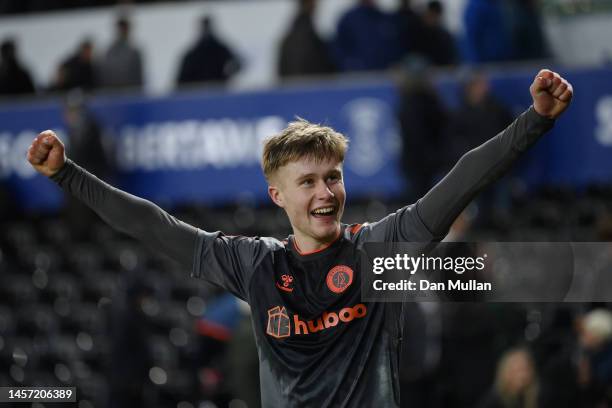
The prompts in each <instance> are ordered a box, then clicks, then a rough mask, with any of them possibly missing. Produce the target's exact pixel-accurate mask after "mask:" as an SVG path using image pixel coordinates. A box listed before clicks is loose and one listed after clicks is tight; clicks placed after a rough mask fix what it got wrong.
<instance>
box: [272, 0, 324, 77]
mask: <svg viewBox="0 0 612 408" xmlns="http://www.w3.org/2000/svg"><path fill="white" fill-rule="evenodd" d="M316 4H317V0H299V10H298V13H297V16H296V17H295V19H294V20H293V23H292V25H291V28H290V29H289V32H288V33H287V34H286V35H285V37H284V38H283V41H282V43H281V46H280V58H279V67H278V73H279V75H280V76H281V77H290V76H300V75H313V74H328V73H331V72H334V71H335V66H334V64H333V62H332V60H331V56H330V53H329V49H328V46H327V44H325V42H324V41H323V40H322V39H321V38H320V37H319V34H317V31H316V30H315V27H314V25H313V22H312V18H313V15H314V13H315V9H316Z"/></svg>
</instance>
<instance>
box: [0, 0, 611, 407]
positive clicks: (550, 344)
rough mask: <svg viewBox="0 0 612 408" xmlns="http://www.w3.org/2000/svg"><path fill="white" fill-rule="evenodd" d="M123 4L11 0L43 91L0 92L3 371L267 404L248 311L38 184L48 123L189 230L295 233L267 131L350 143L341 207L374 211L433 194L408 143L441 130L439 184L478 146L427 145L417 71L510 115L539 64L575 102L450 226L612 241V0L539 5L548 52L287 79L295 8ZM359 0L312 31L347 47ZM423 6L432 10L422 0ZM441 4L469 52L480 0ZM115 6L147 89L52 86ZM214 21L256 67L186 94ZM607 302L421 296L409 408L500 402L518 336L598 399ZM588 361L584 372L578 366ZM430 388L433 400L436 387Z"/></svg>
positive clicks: (205, 401) (91, 162) (458, 233)
mask: <svg viewBox="0 0 612 408" xmlns="http://www.w3.org/2000/svg"><path fill="white" fill-rule="evenodd" d="M108 3H109V2H99V3H97V4H96V2H93V1H92V2H89V4H90V5H91V6H92V7H90V8H78V7H75V5H74V4H72V9H63V8H62V9H61V10H42V9H40V8H41V7H43V6H41V5H40V4H38V3H37V2H23V3H21V4H30V5H31V9H32V10H27V9H24V7H23V6H22V7H21V8H20V6H15V7H12V8H11V6H12V5H14V4H18V3H14V4H13V3H11V2H10V1H7V2H4V3H2V7H3V8H2V9H1V10H2V11H3V12H4V13H5V14H4V15H0V39H2V40H4V39H6V38H9V37H10V38H14V39H15V40H16V43H17V44H18V57H19V58H20V60H21V61H22V63H23V64H24V65H25V66H27V67H28V68H29V69H30V70H31V73H32V77H33V79H34V83H35V87H36V94H35V95H31V96H4V97H3V99H2V102H1V103H0V182H1V184H0V187H1V189H0V194H1V198H2V200H1V204H0V209H1V215H0V222H1V224H0V226H1V236H0V385H13V386H20V385H21V386H26V385H39V386H51V385H57V386H60V385H63V386H67V385H74V386H76V387H77V389H78V395H79V403H78V406H79V407H91V406H95V407H107V406H113V407H115V406H123V405H125V406H149V407H157V406H159V407H179V408H188V407H214V406H219V407H225V406H230V407H233V408H235V407H244V406H249V407H251V406H257V400H258V396H257V392H258V390H257V384H258V382H257V359H256V355H255V354H254V353H255V347H254V344H253V339H252V336H251V335H250V327H249V324H250V323H249V318H248V308H247V307H245V305H242V304H239V303H237V302H236V301H235V300H234V299H233V298H231V297H228V296H227V295H223V294H222V293H220V292H219V291H218V290H217V289H216V288H214V287H211V286H209V285H206V284H205V283H203V282H201V281H197V280H192V279H189V278H188V276H187V275H188V271H184V270H181V269H180V268H178V267H177V265H176V264H174V263H173V262H171V261H169V260H167V259H166V258H164V257H163V256H160V255H159V254H153V253H150V252H148V251H147V250H146V249H145V248H143V247H141V246H139V244H138V243H137V242H134V241H133V240H130V239H129V238H128V237H125V236H122V235H121V234H118V233H116V232H114V231H112V230H110V229H109V228H108V227H106V226H105V225H104V224H103V223H102V222H101V221H100V220H99V219H98V218H97V217H96V216H95V215H93V214H92V213H91V212H90V211H89V210H87V209H84V208H83V207H82V206H80V205H79V204H78V203H75V202H73V201H71V200H70V199H68V198H66V197H64V196H63V194H62V193H61V191H59V189H58V188H57V187H56V186H55V185H53V183H50V182H49V181H48V180H45V179H43V178H42V177H39V176H36V175H35V174H34V172H33V170H31V168H30V167H29V165H28V164H27V162H26V161H25V150H26V149H27V146H28V145H29V143H30V142H31V140H32V139H33V137H34V136H35V135H36V134H37V132H38V131H40V130H43V129H47V128H51V129H55V130H57V131H58V133H59V134H60V135H61V136H62V137H63V138H64V139H65V140H66V141H67V142H68V144H69V146H68V154H69V156H70V157H74V158H75V159H76V161H77V162H79V163H80V164H83V165H84V166H85V167H87V168H90V169H92V171H94V172H95V173H96V174H98V175H100V176H102V177H104V178H106V179H108V180H111V181H112V183H113V184H115V185H118V186H120V187H122V188H123V189H126V190H127V191H130V192H132V193H134V194H137V195H139V196H143V197H146V198H149V199H152V200H154V201H155V202H157V203H159V204H160V205H162V206H163V207H164V208H166V209H168V210H170V211H171V212H172V213H173V214H175V215H178V216H179V217H180V218H182V219H184V220H185V221H187V222H190V223H192V224H194V225H197V226H199V227H201V228H203V229H207V230H222V231H224V232H226V233H229V234H236V233H240V234H244V235H270V236H276V237H279V238H280V237H283V236H286V234H288V233H289V225H288V223H287V221H286V219H285V217H284V215H283V214H282V213H281V212H280V211H279V210H277V209H275V208H272V207H271V206H270V205H269V203H268V201H267V199H266V196H265V183H264V180H263V177H262V176H261V174H260V170H259V163H258V160H259V159H258V157H259V146H260V145H259V142H260V140H261V139H262V138H263V137H265V136H266V135H268V134H270V133H273V132H275V131H277V130H279V129H281V128H282V127H284V126H285V124H286V123H287V121H289V120H291V119H293V118H294V117H295V116H296V115H299V116H301V117H304V118H306V119H309V120H312V121H316V122H323V123H327V124H329V125H331V126H334V127H336V128H338V129H339V130H341V131H343V132H345V133H346V134H347V135H348V136H349V138H351V150H350V154H349V156H348V158H347V164H346V179H347V190H348V196H349V202H348V205H347V212H346V216H345V221H346V222H358V221H359V222H361V221H365V220H376V219H378V218H380V217H381V216H383V215H385V214H387V213H388V212H390V211H392V210H394V209H396V208H398V207H399V206H401V205H403V204H406V203H407V200H413V199H414V198H415V197H418V191H417V189H416V187H415V186H417V185H419V184H418V182H417V180H416V178H417V177H418V175H417V173H418V172H419V170H420V169H419V167H418V166H415V165H411V163H408V165H407V164H406V162H407V161H411V159H414V163H418V164H420V165H425V164H426V163H423V162H419V161H418V160H417V159H418V157H417V158H415V156H418V155H421V156H423V155H426V154H425V153H423V154H420V152H421V151H422V152H427V153H429V154H431V152H432V150H431V149H432V146H431V145H432V144H433V152H438V153H439V152H441V151H446V150H448V151H449V154H448V155H444V157H443V160H441V159H439V158H438V157H436V159H438V161H440V163H437V167H435V168H433V169H430V168H428V170H427V171H429V172H431V177H430V179H429V180H427V181H426V182H425V183H430V184H431V183H433V182H435V180H436V178H437V177H439V176H440V174H443V172H444V171H445V170H446V169H448V165H450V163H452V161H453V160H454V159H456V158H457V153H458V151H459V150H461V151H464V150H465V147H466V146H469V144H470V143H473V142H474V140H469V141H464V140H460V137H461V135H453V132H452V131H451V130H452V127H453V124H454V121H453V120H452V119H449V121H448V127H449V129H450V130H448V131H446V130H445V131H444V132H442V134H441V135H440V136H439V138H437V139H435V140H433V141H432V140H429V139H427V138H425V139H419V137H418V136H419V135H417V134H411V132H410V130H406V129H410V126H408V125H406V123H413V122H410V121H408V120H407V119H406V117H408V118H411V115H410V112H411V110H410V109H411V106H413V105H411V103H412V102H414V103H419V101H420V100H418V99H414V94H413V93H411V92H410V91H411V90H412V89H414V88H411V85H413V84H414V83H418V84H431V89H433V90H434V91H433V93H434V94H435V95H437V96H438V97H439V98H440V100H441V101H442V105H443V106H444V111H445V112H447V113H448V116H449V117H451V118H452V116H453V112H461V110H460V109H461V105H462V103H463V102H464V101H463V99H462V97H461V92H462V89H463V87H464V86H465V85H466V84H467V83H469V81H470V80H472V79H473V78H475V77H483V78H485V81H486V82H487V83H490V86H491V94H492V95H493V96H494V98H495V100H496V101H498V103H499V105H500V106H503V107H504V108H505V110H506V111H507V112H508V113H510V114H511V115H516V114H518V113H520V112H521V111H522V110H524V109H525V108H526V107H527V106H529V103H530V98H529V94H528V86H529V84H530V82H531V79H532V77H533V75H534V73H535V72H536V71H537V70H538V69H539V68H541V67H543V66H546V67H551V68H553V69H556V70H558V71H559V72H561V73H562V74H563V75H564V76H566V77H567V78H568V79H569V80H570V81H571V82H572V83H573V84H574V87H575V89H576V91H577V94H576V98H575V100H574V102H573V104H572V107H571V108H570V110H569V111H568V112H567V113H566V115H565V116H564V117H563V118H562V119H560V120H559V121H558V124H557V125H556V128H555V129H554V130H553V131H552V132H551V134H550V135H548V136H547V137H546V138H545V139H544V140H543V141H542V142H541V143H539V144H538V146H537V147H536V148H535V149H534V150H533V151H532V152H530V153H529V154H528V155H527V157H526V158H525V159H524V160H522V161H521V163H520V164H519V165H518V166H516V169H515V171H514V172H513V173H512V175H510V176H509V177H506V178H505V179H504V180H503V181H501V182H500V183H499V185H498V186H497V187H496V188H494V189H491V191H489V192H487V193H486V194H485V195H484V198H483V199H481V200H479V201H478V203H477V204H474V205H472V206H471V207H470V208H469V209H468V210H467V211H466V212H465V213H464V214H463V215H462V217H461V218H460V220H459V222H458V223H457V224H456V225H455V227H454V229H453V231H452V232H451V236H452V239H454V240H497V241H527V242H528V241H546V240H549V241H608V240H610V237H611V236H612V213H611V208H610V204H611V201H610V200H611V199H612V186H611V185H610V181H611V180H612V160H610V153H611V149H612V147H611V146H612V68H610V67H609V62H610V56H611V55H612V49H611V48H610V43H609V41H607V39H608V38H610V35H612V28H611V27H612V24H610V22H612V15H611V14H610V13H612V10H611V9H612V8H611V7H610V5H608V4H607V2H604V1H602V2H596V1H574V2H563V1H558V2H557V1H552V0H551V1H546V2H540V3H538V10H539V12H540V15H541V22H542V28H543V31H544V34H545V35H544V36H545V38H546V41H547V44H548V47H547V48H548V52H547V53H546V55H542V56H541V58H538V60H524V59H523V60H521V61H517V60H508V61H504V62H486V61H484V62H478V63H474V62H472V63H471V64H468V62H469V61H467V60H468V58H462V59H461V62H460V63H457V64H454V65H452V66H445V67H428V66H427V65H426V64H425V63H424V62H423V61H422V60H421V59H419V58H408V59H407V60H402V61H397V63H395V64H392V66H389V67H388V69H385V70H382V71H377V72H371V71H368V70H360V71H358V72H349V71H350V70H348V69H345V70H343V69H339V70H338V71H340V72H335V73H334V74H331V75H316V76H312V77H291V78H280V77H279V75H278V74H277V69H276V65H277V61H278V49H279V44H280V42H281V39H282V38H283V35H284V33H285V32H286V31H287V29H288V28H289V26H290V25H291V23H292V19H293V15H294V13H295V9H296V3H294V2H289V1H275V0H269V1H264V0H262V1H225V2H224V1H209V2H175V3H169V2H168V3H156V4H137V5H136V4H121V5H109V4H108ZM353 3H354V2H353V1H349V0H338V1H336V0H327V1H320V2H319V8H318V10H317V12H316V14H315V24H316V27H317V30H318V32H319V33H320V35H321V36H322V37H323V38H325V39H329V40H331V39H333V37H334V35H335V30H336V25H337V24H338V20H339V19H340V17H341V15H342V14H343V13H344V12H345V11H346V10H347V9H349V8H350V7H351V6H352V5H353ZM414 3H415V4H414V8H415V9H416V10H422V9H423V7H424V3H425V2H418V1H415V2H414ZM443 3H444V5H445V6H446V8H445V14H444V25H445V26H446V27H448V29H449V30H450V31H451V32H452V33H453V35H454V37H455V39H456V42H457V44H461V43H462V36H464V33H465V27H464V22H463V17H464V13H465V12H466V6H467V3H468V2H467V1H461V2H454V1H447V2H443ZM53 4H55V5H60V4H62V2H55V3H53ZM34 5H36V6H34ZM65 6H66V8H69V7H68V6H70V3H69V2H66V4H65ZM380 6H381V7H382V8H383V9H384V10H385V11H386V12H389V13H391V12H393V10H394V9H395V8H396V7H397V4H396V2H394V1H381V2H380ZM58 8H59V6H58ZM118 15H124V16H129V18H130V20H131V22H132V25H133V28H132V38H133V43H134V44H136V45H137V46H138V47H139V48H140V49H141V52H142V55H143V59H144V61H145V64H144V70H143V71H144V78H145V79H144V81H143V83H142V86H141V87H136V88H129V87H128V88H123V89H120V90H116V89H115V90H109V89H104V88H99V89H95V90H93V91H91V90H89V91H87V92H79V91H76V92H75V91H74V90H67V89H66V90H60V89H53V86H52V83H53V81H54V76H55V71H56V67H57V66H58V65H59V64H60V63H61V61H62V60H63V59H65V58H66V56H67V55H68V54H69V53H70V52H72V50H74V49H75V48H76V47H77V46H78V44H79V43H80V42H81V41H82V39H83V38H85V37H88V38H90V39H91V40H92V42H93V43H94V45H95V48H94V55H95V56H96V58H101V57H102V55H103V52H104V51H103V50H104V49H105V48H106V47H107V46H108V44H109V43H110V42H111V40H112V38H113V24H114V20H115V19H116V18H117V16H118ZM203 15H208V16H212V17H213V18H214V21H215V32H217V34H218V36H219V37H220V38H221V39H222V40H223V41H224V42H226V44H228V45H229V46H230V48H232V49H233V51H234V52H235V54H236V55H237V56H238V57H239V60H240V65H241V68H240V70H239V71H238V72H237V73H236V74H235V75H233V76H232V77H231V78H230V79H229V81H227V82H224V83H220V82H213V83H200V84H198V83H195V84H189V86H181V87H180V88H179V87H177V86H176V83H175V78H176V76H177V73H176V72H177V69H178V65H179V61H180V59H181V56H182V54H183V53H184V52H185V50H186V49H187V48H188V47H189V46H190V44H191V43H192V42H193V40H194V39H195V37H196V34H195V33H196V32H197V30H198V28H197V25H198V21H199V18H200V16H203ZM458 48H459V49H460V51H461V50H462V47H461V45H459V46H458ZM419 89H421V88H419ZM427 89H429V88H427ZM411 98H412V99H411ZM71 114H72V115H73V116H74V115H76V117H77V118H80V119H79V120H80V121H79V120H77V122H78V123H84V122H86V123H90V124H91V126H92V127H85V128H86V129H89V130H91V129H95V132H93V131H91V132H90V133H89V135H91V134H94V133H95V134H97V135H99V137H98V138H93V139H87V137H88V136H87V135H88V134H87V132H85V136H84V137H85V142H83V140H80V139H78V137H77V136H75V135H77V134H78V133H76V132H75V130H74V127H75V126H74V123H73V122H71V120H73V119H71V118H72V117H73V116H70V115H71ZM432 129H437V128H435V127H434V128H432ZM490 136H492V135H490ZM73 139H74V140H73ZM432 139H433V138H432ZM79 146H80V149H78V152H77V151H76V149H77V147H79ZM83 146H85V148H83ZM402 146H403V147H402ZM406 147H410V149H412V150H410V151H409V152H406V150H405V149H406ZM71 148H72V149H75V152H74V154H72V153H71V150H70V149H71ZM403 149H404V150H403ZM428 149H429V150H428ZM413 151H415V152H417V153H416V154H415V155H412V152H413ZM102 152H103V153H102ZM75 156H76V157H75ZM440 156H442V155H441V154H440ZM447 156H448V157H447ZM429 159H431V157H429V156H427V157H426V161H427V160H429ZM432 160H433V159H432ZM429 161H431V160H429ZM413 178H414V179H413ZM607 266H609V265H604V266H603V268H605V267H607ZM604 270H605V269H604ZM607 309H608V305H607V304H600V303H598V304H549V303H541V304H503V305H489V304H486V305H485V304H482V305H473V304H443V305H440V306H439V307H433V308H427V307H425V308H416V309H415V310H414V311H413V313H414V316H412V317H413V318H414V319H413V320H412V324H413V325H414V326H413V328H414V330H413V333H415V334H414V336H411V339H409V341H408V342H407V343H408V346H409V347H411V349H412V351H411V352H408V353H407V354H406V357H405V360H406V361H405V362H404V363H405V365H404V366H405V370H404V373H403V377H402V386H403V390H402V391H403V393H404V394H403V395H404V397H403V398H404V402H405V403H406V405H407V406H424V407H425V406H429V407H434V406H435V407H438V406H453V407H461V406H466V407H468V406H478V404H479V403H484V404H485V405H483V406H490V405H486V404H487V402H486V400H487V399H488V396H489V395H490V394H491V392H494V391H493V390H494V389H495V385H494V383H495V382H496V381H497V382H498V383H499V382H500V381H501V380H500V379H499V378H500V377H503V374H500V372H501V371H503V370H501V369H496V367H497V362H498V361H499V360H500V358H502V356H504V355H506V354H505V353H506V352H507V351H508V350H510V349H512V348H513V347H516V346H521V347H524V348H526V349H528V350H529V351H530V353H531V355H532V356H533V367H535V368H536V370H537V374H535V375H534V376H533V378H531V380H530V382H529V384H528V385H526V386H525V387H524V389H526V390H532V389H535V388H537V389H538V390H539V395H540V401H541V402H540V406H556V407H560V406H568V407H575V406H597V405H596V404H600V403H602V401H606V400H607V399H609V389H610V386H611V385H612V384H611V383H610V381H612V377H610V375H609V374H607V372H608V371H606V370H609V369H610V367H612V360H610V357H609V355H610V353H609V343H607V342H608V340H609V338H610V336H611V335H612V328H611V329H609V330H607V331H606V330H603V329H601V327H604V329H605V328H607V327H610V326H611V325H612V319H611V318H610V316H609V315H607V314H606V313H603V314H602V313H599V314H595V315H594V314H593V310H595V311H597V312H601V311H602V310H607ZM593 316H595V317H593ZM589 319H590V320H589ZM597 319H599V320H597ZM585 321H588V322H591V321H596V323H598V324H593V325H591V326H590V325H589V324H584V322H585ZM585 327H586V328H585ZM590 327H596V329H593V330H594V333H597V334H598V335H601V336H603V340H602V341H603V344H604V345H599V346H598V347H597V348H596V349H593V348H592V347H591V348H590V346H589V344H588V340H585V338H586V336H587V333H586V332H587V331H588V328H590ZM602 333H603V334H602ZM504 361H505V360H504ZM584 361H589V364H590V365H589V367H590V369H591V370H592V375H591V376H590V377H588V376H587V377H584V368H583V362H584ZM496 370H497V371H496ZM598 370H599V371H598ZM587 371H588V370H587ZM602 373H603V374H602ZM496 375H497V377H498V378H497V380H496ZM517 375H518V374H517ZM536 386H537V387H536ZM423 390H426V392H427V394H429V395H433V396H435V398H433V400H432V401H421V400H420V399H421V398H422V397H423V396H422V394H423ZM483 401H485V402H483ZM33 406H36V407H40V406H45V405H43V404H34V405H33ZM520 406H528V405H520Z"/></svg>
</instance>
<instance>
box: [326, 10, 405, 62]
mask: <svg viewBox="0 0 612 408" xmlns="http://www.w3.org/2000/svg"><path fill="white" fill-rule="evenodd" d="M335 51H336V56H337V58H338V63H339V65H340V67H341V68H342V69H343V70H344V71H367V70H380V69H386V68H388V67H389V66H391V65H392V64H393V63H395V62H397V61H399V59H400V58H401V56H402V46H401V41H400V30H399V28H398V26H397V25H396V24H395V19H394V18H393V17H392V16H390V15H387V14H385V13H383V12H382V11H381V10H380V9H379V8H378V7H377V6H376V2H375V1H374V0H358V3H357V4H356V5H355V6H354V7H352V8H351V9H349V10H348V11H347V12H346V13H345V14H344V15H343V16H342V17H341V18H340V22H339V23H338V31H337V38H336V42H335Z"/></svg>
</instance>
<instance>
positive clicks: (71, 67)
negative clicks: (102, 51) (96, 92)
mask: <svg viewBox="0 0 612 408" xmlns="http://www.w3.org/2000/svg"><path fill="white" fill-rule="evenodd" d="M93 50H94V45H93V42H92V41H91V40H90V39H85V40H83V41H82V42H81V43H80V44H79V46H78V48H77V50H76V52H75V53H74V54H73V55H71V56H70V57H68V59H66V60H65V61H64V62H62V63H61V64H60V66H59V68H58V69H57V72H56V78H55V83H54V84H53V85H52V87H51V90H52V91H68V90H71V89H75V88H77V89H81V90H86V91H90V90H92V89H94V88H95V87H96V86H97V78H96V73H95V67H94V63H93Z"/></svg>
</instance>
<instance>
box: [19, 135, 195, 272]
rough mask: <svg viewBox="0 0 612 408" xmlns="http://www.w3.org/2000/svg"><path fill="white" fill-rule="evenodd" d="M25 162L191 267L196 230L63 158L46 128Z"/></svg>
mask: <svg viewBox="0 0 612 408" xmlns="http://www.w3.org/2000/svg"><path fill="white" fill-rule="evenodd" d="M27 158H28V161H29V162H30V164H32V166H33V167H34V168H35V169H36V170H37V171H38V172H39V173H41V174H43V175H45V176H47V177H49V178H51V179H52V180H54V181H55V182H56V183H57V184H59V185H60V186H61V187H62V188H63V189H64V190H65V191H67V192H69V193H71V194H72V195H74V196H75V197H76V198H78V199H79V200H81V201H82V202H84V203H85V204H87V205H88V206H89V207H91V208H92V209H93V210H94V211H95V212H96V213H98V215H99V216H100V217H101V218H102V219H103V220H104V221H105V222H107V223H108V224H109V225H110V226H111V227H113V228H115V229H117V230H118V231H121V232H123V233H126V234H128V235H130V236H132V237H134V238H136V239H138V240H140V241H142V242H143V243H144V244H145V245H146V246H148V247H149V248H151V249H152V250H154V251H156V252H162V253H165V254H166V255H168V256H170V257H171V258H173V259H175V260H176V261H178V262H180V263H181V264H182V265H184V266H185V267H188V268H191V267H192V264H193V260H194V249H195V242H196V234H197V229H196V228H194V227H192V226H191V225H188V224H186V223H184V222H182V221H179V220H177V219H176V218H174V217H173V216H171V215H169V214H168V213H167V212H165V211H164V210H162V209H161V208H159V207H158V206H156V205H155V204H153V203H152V202H150V201H147V200H143V199H141V198H138V197H136V196H133V195H131V194H128V193H126V192H124V191H121V190H119V189H116V188H114V187H112V186H110V185H109V184H107V183H105V182H103V181H102V180H100V179H98V178H97V177H96V176H94V175H93V174H91V173H89V172H87V171H86V170H85V169H83V168H81V167H79V166H78V165H76V164H75V163H73V162H72V161H71V160H68V159H67V158H66V154H65V149H64V144H63V143H62V142H61V140H60V139H59V138H58V137H57V135H56V134H55V133H54V132H52V131H50V130H47V131H44V132H42V133H40V134H39V135H38V136H37V137H36V139H34V141H33V142H32V145H31V146H30V148H29V149H28V155H27Z"/></svg>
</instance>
